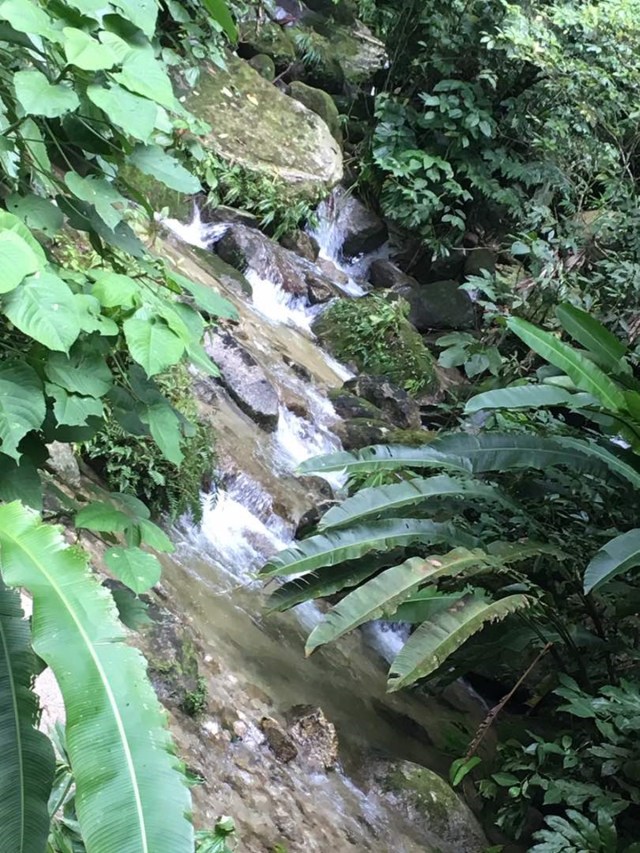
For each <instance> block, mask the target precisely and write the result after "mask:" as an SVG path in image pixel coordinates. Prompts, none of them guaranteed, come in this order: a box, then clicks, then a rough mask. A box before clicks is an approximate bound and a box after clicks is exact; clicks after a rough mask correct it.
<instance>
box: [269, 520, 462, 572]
mask: <svg viewBox="0 0 640 853" xmlns="http://www.w3.org/2000/svg"><path fill="white" fill-rule="evenodd" d="M435 542H452V543H453V542H461V544H463V545H466V544H469V543H471V544H473V540H472V538H471V537H470V536H468V535H467V534H464V533H462V532H461V531H459V530H457V529H456V528H455V527H453V526H452V525H450V524H438V523H436V522H433V521H425V520H424V519H419V518H400V519H391V520H386V521H378V522H374V523H371V524H363V525H359V526H357V527H352V528H350V529H348V530H335V531H334V530H332V531H330V532H329V533H325V534H321V535H318V536H312V537H311V538H310V539H305V540H303V541H302V542H299V543H297V544H296V545H293V546H292V547H291V548H286V549H285V550H284V551H280V553H279V554H276V556H275V557H272V558H271V559H270V560H269V562H268V563H267V564H266V565H265V566H264V568H263V569H262V571H261V574H262V575H263V576H265V577H270V576H272V575H292V574H298V573H302V572H311V571H314V570H315V569H319V568H321V567H322V566H335V565H336V564H338V563H342V562H344V561H345V560H356V559H358V558H359V557H362V556H364V554H368V553H369V552H371V551H386V550H390V549H391V548H395V547H397V546H400V545H402V546H408V545H414V544H416V543H424V544H432V543H435Z"/></svg>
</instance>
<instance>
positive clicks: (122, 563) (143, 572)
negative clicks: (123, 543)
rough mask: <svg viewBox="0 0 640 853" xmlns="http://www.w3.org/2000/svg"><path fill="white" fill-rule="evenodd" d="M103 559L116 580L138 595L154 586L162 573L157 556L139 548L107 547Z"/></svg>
mask: <svg viewBox="0 0 640 853" xmlns="http://www.w3.org/2000/svg"><path fill="white" fill-rule="evenodd" d="M104 560H105V563H106V564H107V567H108V568H109V570H110V571H111V572H113V574H114V575H115V576H116V577H117V578H118V580H120V581H122V583H123V584H125V586H128V587H129V589H131V590H133V591H134V592H135V593H137V594H138V595H140V594H141V593H143V592H147V590H149V589H151V587H152V586H155V584H157V583H158V581H159V580H160V575H161V574H162V567H161V565H160V563H159V562H158V558H157V557H154V556H153V554H147V552H146V551H143V550H142V549H141V548H109V550H108V551H107V552H106V553H105V555H104Z"/></svg>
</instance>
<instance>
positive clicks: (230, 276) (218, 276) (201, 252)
mask: <svg viewBox="0 0 640 853" xmlns="http://www.w3.org/2000/svg"><path fill="white" fill-rule="evenodd" d="M181 251H182V252H183V254H184V253H185V252H187V251H189V252H190V253H191V254H193V255H194V256H195V257H196V258H197V260H198V262H199V263H200V264H201V265H202V267H204V269H206V270H209V271H210V272H211V274H212V275H213V277H214V279H215V280H216V281H218V282H220V284H222V285H223V286H224V287H226V288H229V290H231V291H232V292H235V293H239V294H241V295H243V296H249V297H251V294H252V292H253V289H252V287H251V285H250V284H249V282H248V281H247V279H246V278H245V277H244V276H243V275H242V274H241V273H240V272H239V271H238V270H237V269H234V267H232V266H231V264H227V263H225V261H223V260H222V258H219V257H218V255H215V254H214V253H213V252H210V251H209V250H208V249H201V248H200V247H199V246H189V249H188V250H187V249H185V248H184V245H183V246H181Z"/></svg>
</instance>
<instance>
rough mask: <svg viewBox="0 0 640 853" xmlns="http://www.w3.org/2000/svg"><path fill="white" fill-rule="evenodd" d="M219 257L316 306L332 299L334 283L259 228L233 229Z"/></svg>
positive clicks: (219, 248)
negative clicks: (270, 238) (251, 271)
mask: <svg viewBox="0 0 640 853" xmlns="http://www.w3.org/2000/svg"><path fill="white" fill-rule="evenodd" d="M216 251H217V253H218V256H219V257H220V258H222V260H223V261H225V262H226V263H227V264H229V265H231V266H232V267H235V268H236V269H237V270H240V271H241V272H246V271H247V270H253V272H254V273H256V274H257V275H259V276H260V277H261V278H263V279H269V281H272V282H273V283H274V284H276V285H277V286H278V287H281V288H282V290H284V291H285V293H290V294H291V295H292V296H298V297H302V298H304V299H308V300H309V302H310V303H311V304H312V305H315V304H318V303H322V302H327V301H328V300H329V299H332V298H333V297H334V296H335V295H336V293H337V289H336V287H335V286H334V284H333V282H332V281H331V279H329V278H328V277H327V276H325V275H323V274H322V273H321V272H320V270H318V268H317V267H315V266H314V265H313V264H312V263H310V262H309V261H308V260H306V259H305V258H302V257H300V256H299V255H297V254H296V253H295V252H292V251H290V250H289V249H285V248H284V247H283V246H280V245H278V243H274V242H273V240H269V238H268V237H265V236H264V234H261V233H260V231H257V230H256V229H255V228H249V227H247V226H244V225H231V226H230V227H229V228H228V229H227V231H226V233H225V234H224V236H223V237H222V238H221V239H220V240H219V241H218V243H217V244H216Z"/></svg>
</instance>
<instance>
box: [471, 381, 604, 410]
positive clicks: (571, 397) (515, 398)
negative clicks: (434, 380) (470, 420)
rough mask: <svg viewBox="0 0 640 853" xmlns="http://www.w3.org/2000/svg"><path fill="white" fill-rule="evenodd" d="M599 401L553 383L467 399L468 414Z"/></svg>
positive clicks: (513, 388)
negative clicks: (482, 410)
mask: <svg viewBox="0 0 640 853" xmlns="http://www.w3.org/2000/svg"><path fill="white" fill-rule="evenodd" d="M594 403H597V401H596V399H595V398H594V397H591V396H590V395H589V394H572V393H571V392H570V391H566V390H565V389H564V388H557V387H555V386H553V385H514V386H512V387H511V388H498V389H496V390H495V391H485V392H484V393H483V394H476V396H475V397H472V398H471V399H470V400H468V401H467V404H466V406H465V407H464V410H465V412H466V413H467V414H472V413H473V412H479V411H480V410H481V409H538V408H543V407H544V406H569V407H571V408H574V409H575V408H577V407H579V406H589V405H593V404H594Z"/></svg>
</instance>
